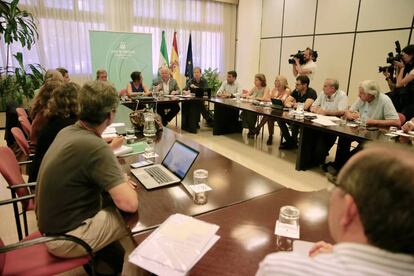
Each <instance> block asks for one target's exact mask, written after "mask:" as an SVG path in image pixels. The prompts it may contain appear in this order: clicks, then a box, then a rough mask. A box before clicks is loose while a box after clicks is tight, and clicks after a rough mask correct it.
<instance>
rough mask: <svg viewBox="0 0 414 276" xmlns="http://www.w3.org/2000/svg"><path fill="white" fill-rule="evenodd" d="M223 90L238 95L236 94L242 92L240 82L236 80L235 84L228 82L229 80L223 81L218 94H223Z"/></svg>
mask: <svg viewBox="0 0 414 276" xmlns="http://www.w3.org/2000/svg"><path fill="white" fill-rule="evenodd" d="M223 92H226V93H225V94H231V95H233V96H236V94H239V93H240V87H239V84H238V83H237V82H236V81H234V82H233V84H228V83H227V81H223V82H222V83H221V86H220V88H219V90H217V96H221V95H222V94H223Z"/></svg>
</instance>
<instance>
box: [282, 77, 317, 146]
mask: <svg viewBox="0 0 414 276" xmlns="http://www.w3.org/2000/svg"><path fill="white" fill-rule="evenodd" d="M309 83H310V80H309V78H308V77H307V76H302V75H299V76H298V77H297V78H296V88H295V90H293V92H292V94H290V96H289V97H288V98H287V99H286V101H285V106H286V107H295V108H296V106H297V103H304V108H303V109H304V110H305V111H307V110H309V108H310V107H311V105H312V104H313V102H314V101H315V100H316V98H317V94H316V92H315V90H313V88H311V87H309ZM277 124H278V125H279V127H280V131H281V132H282V139H281V141H282V140H283V138H284V139H285V142H282V143H281V144H280V146H279V149H294V148H297V147H298V134H299V127H298V126H297V125H294V124H292V125H291V127H290V128H291V130H292V135H290V133H289V129H288V127H287V125H286V123H285V122H282V121H280V120H278V121H277Z"/></svg>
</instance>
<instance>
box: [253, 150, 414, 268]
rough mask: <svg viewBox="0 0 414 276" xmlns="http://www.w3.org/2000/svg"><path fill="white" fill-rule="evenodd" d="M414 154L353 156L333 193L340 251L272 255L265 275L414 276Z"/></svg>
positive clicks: (323, 246)
mask: <svg viewBox="0 0 414 276" xmlns="http://www.w3.org/2000/svg"><path fill="white" fill-rule="evenodd" d="M412 160H414V152H413V151H412V150H411V149H410V148H406V147H400V146H397V145H392V146H390V145H386V146H384V145H375V146H374V145H372V146H368V147H367V149H364V150H362V151H360V152H359V153H357V154H356V155H354V156H353V157H352V158H351V159H350V160H349V162H347V164H346V165H345V166H344V168H343V169H342V170H341V172H340V174H339V177H338V182H337V186H336V187H335V188H334V189H333V191H332V192H331V199H330V203H329V216H328V224H329V229H330V232H331V236H332V237H333V239H334V240H335V242H336V244H335V245H330V244H327V243H325V242H319V243H316V244H315V245H314V247H313V248H312V249H311V251H310V252H309V256H306V257H305V256H303V255H300V254H298V253H295V252H279V253H273V254H270V255H268V256H267V257H266V258H265V259H264V260H263V261H262V262H261V264H260V266H259V270H258V272H257V274H256V275H257V276H264V275H414V257H413V256H414V243H413V240H414V231H413V229H414V208H412V202H413V201H414V163H413V162H412Z"/></svg>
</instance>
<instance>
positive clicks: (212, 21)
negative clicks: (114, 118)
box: [0, 0, 237, 83]
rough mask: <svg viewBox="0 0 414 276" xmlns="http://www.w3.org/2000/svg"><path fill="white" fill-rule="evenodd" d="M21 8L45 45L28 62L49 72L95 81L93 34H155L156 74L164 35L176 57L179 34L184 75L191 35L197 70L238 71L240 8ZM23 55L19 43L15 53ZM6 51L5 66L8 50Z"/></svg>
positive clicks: (95, 0) (38, 0)
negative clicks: (31, 16) (64, 72)
mask: <svg viewBox="0 0 414 276" xmlns="http://www.w3.org/2000/svg"><path fill="white" fill-rule="evenodd" d="M20 7H21V8H22V9H26V10H28V11H30V12H32V13H33V14H34V15H35V16H36V18H37V19H38V20H39V24H38V30H39V40H38V41H37V43H36V44H35V46H34V47H33V48H32V50H30V51H27V50H24V51H23V53H24V58H25V63H40V64H41V65H42V66H44V67H45V68H46V69H49V68H56V67H64V68H66V69H68V70H69V73H70V76H71V78H72V80H74V81H77V82H79V83H83V82H84V81H86V80H89V79H93V78H94V72H92V66H91V57H90V45H89V30H106V31H121V32H140V33H151V34H152V42H153V43H152V47H153V49H152V50H153V51H152V59H153V68H154V70H156V68H158V60H159V52H160V50H159V49H160V44H161V32H162V31H163V30H164V31H165V32H166V41H167V48H168V55H170V53H171V47H172V39H173V34H174V31H176V32H177V42H178V51H179V58H180V67H181V68H180V69H181V72H184V69H185V59H186V55H187V45H188V38H189V35H190V33H191V35H192V45H193V63H194V66H200V67H201V68H202V69H206V68H208V67H211V68H213V69H214V68H217V69H218V70H219V71H220V72H221V74H222V75H225V72H226V71H228V70H231V69H233V68H234V58H235V39H236V12H237V6H236V5H233V4H226V3H220V2H217V1H201V0H65V1H63V0H21V1H20ZM18 50H20V51H21V49H20V47H19V45H18V44H17V43H16V44H15V45H14V46H13V51H18ZM0 51H1V53H0V59H1V61H2V63H3V64H4V63H5V47H4V45H2V46H1V47H0ZM13 65H15V64H14V63H13ZM154 74H156V72H154ZM109 77H110V76H109Z"/></svg>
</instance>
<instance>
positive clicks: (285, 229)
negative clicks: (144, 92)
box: [275, 220, 300, 239]
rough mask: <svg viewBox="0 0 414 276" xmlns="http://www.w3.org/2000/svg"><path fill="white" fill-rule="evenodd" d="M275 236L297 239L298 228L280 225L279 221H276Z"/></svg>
mask: <svg viewBox="0 0 414 276" xmlns="http://www.w3.org/2000/svg"><path fill="white" fill-rule="evenodd" d="M275 235H278V236H282V237H288V238H292V239H299V236H300V226H299V225H294V224H287V223H282V222H280V221H279V220H277V221H276V226H275Z"/></svg>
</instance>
